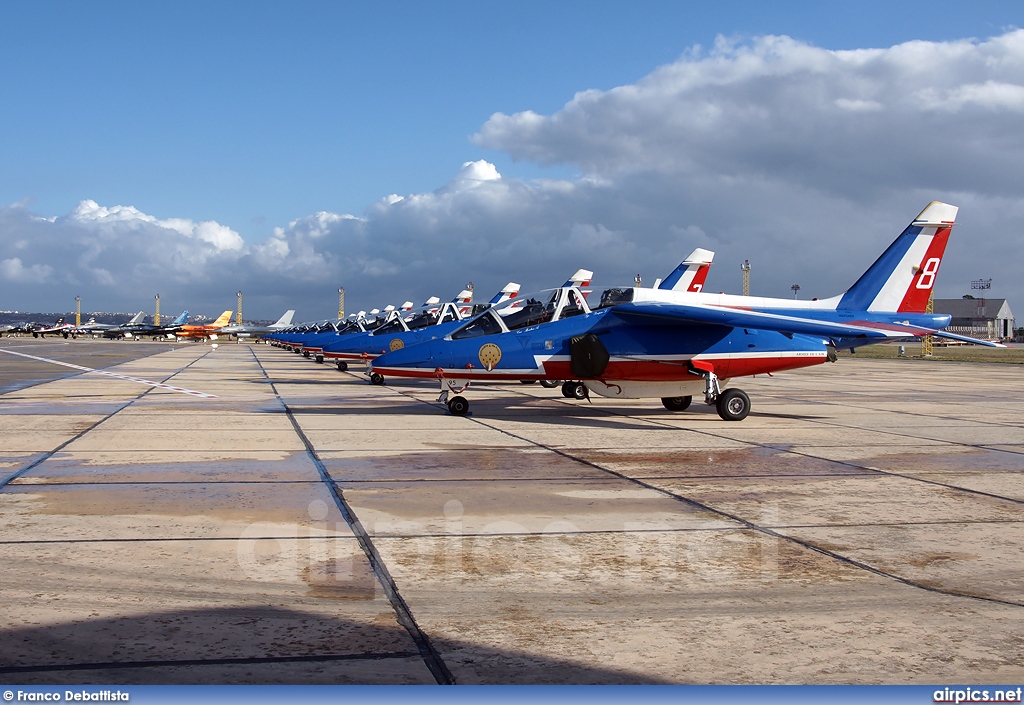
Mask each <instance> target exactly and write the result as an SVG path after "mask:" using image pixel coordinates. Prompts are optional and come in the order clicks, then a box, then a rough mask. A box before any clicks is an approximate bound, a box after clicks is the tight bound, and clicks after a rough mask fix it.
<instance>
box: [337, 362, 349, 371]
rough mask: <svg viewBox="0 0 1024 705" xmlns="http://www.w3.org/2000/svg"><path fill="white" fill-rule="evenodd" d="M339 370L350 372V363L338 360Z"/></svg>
mask: <svg viewBox="0 0 1024 705" xmlns="http://www.w3.org/2000/svg"><path fill="white" fill-rule="evenodd" d="M338 372H348V363H347V362H345V361H344V360H338Z"/></svg>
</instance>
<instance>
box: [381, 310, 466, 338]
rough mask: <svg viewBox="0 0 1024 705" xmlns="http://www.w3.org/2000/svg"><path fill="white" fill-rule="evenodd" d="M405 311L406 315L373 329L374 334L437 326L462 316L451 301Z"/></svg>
mask: <svg viewBox="0 0 1024 705" xmlns="http://www.w3.org/2000/svg"><path fill="white" fill-rule="evenodd" d="M403 313H404V315H402V316H396V317H395V318H393V319H392V320H390V321H388V322H387V323H385V324H383V325H381V326H380V327H378V328H377V329H376V330H374V331H373V335H388V334H390V333H404V332H405V331H410V330H418V329H420V328H426V327H427V326H436V325H439V324H441V323H448V322H449V321H458V320H460V318H461V316H460V315H459V309H458V306H456V305H455V304H454V303H451V302H449V303H445V304H441V305H439V306H424V307H423V308H421V309H419V310H417V311H412V312H403Z"/></svg>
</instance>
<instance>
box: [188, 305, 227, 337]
mask: <svg viewBox="0 0 1024 705" xmlns="http://www.w3.org/2000/svg"><path fill="white" fill-rule="evenodd" d="M230 320H231V309H228V310H227V311H225V312H224V313H222V314H220V316H218V317H217V320H216V321H214V322H213V323H209V324H207V325H183V326H181V327H180V328H178V329H177V330H175V331H174V335H176V336H178V337H179V338H190V339H192V340H203V339H207V338H208V339H210V340H216V339H217V334H218V333H220V330H221V329H222V328H224V326H226V325H227V324H228V322H229V321H230Z"/></svg>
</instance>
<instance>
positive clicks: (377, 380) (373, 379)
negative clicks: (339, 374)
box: [338, 367, 384, 387]
mask: <svg viewBox="0 0 1024 705" xmlns="http://www.w3.org/2000/svg"><path fill="white" fill-rule="evenodd" d="M338 369H341V368H340V367H339V368H338ZM370 384H375V385H377V386H378V387H379V386H380V385H382V384H384V375H382V374H380V373H379V372H374V373H373V374H372V375H370Z"/></svg>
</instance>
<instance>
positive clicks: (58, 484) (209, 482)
mask: <svg viewBox="0 0 1024 705" xmlns="http://www.w3.org/2000/svg"><path fill="white" fill-rule="evenodd" d="M321 482H322V481H321V480H203V481H196V480H181V481H165V480H154V481H152V482H128V481H116V480H113V481H103V482H13V481H12V482H11V485H12V486H14V487H68V486H70V487H89V486H90V485H98V486H107V485H129V486H132V487H136V486H140V487H145V486H149V485H172V486H173V485H319V484H321Z"/></svg>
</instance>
